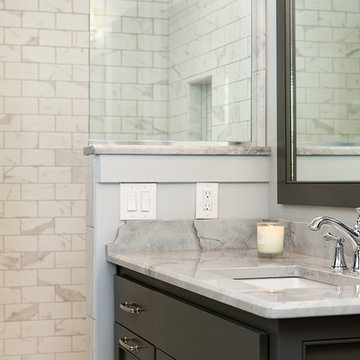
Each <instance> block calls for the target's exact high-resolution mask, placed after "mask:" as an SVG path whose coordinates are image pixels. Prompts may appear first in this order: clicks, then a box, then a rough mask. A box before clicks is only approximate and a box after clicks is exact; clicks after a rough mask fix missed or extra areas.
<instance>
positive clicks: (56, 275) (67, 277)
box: [39, 269, 71, 319]
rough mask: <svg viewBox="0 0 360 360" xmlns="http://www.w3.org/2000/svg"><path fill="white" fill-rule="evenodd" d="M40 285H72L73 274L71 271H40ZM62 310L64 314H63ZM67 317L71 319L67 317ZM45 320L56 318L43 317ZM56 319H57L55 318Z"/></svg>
mask: <svg viewBox="0 0 360 360" xmlns="http://www.w3.org/2000/svg"><path fill="white" fill-rule="evenodd" d="M39 283H40V284H43V285H65V284H70V283H71V272H70V269H46V270H39ZM63 310H64V309H63V308H62V312H63ZM66 317H71V316H69V315H67V316H66ZM40 318H42V319H44V318H46V319H54V317H43V316H41V312H40ZM55 318H56V317H55Z"/></svg>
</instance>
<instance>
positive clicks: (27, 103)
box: [5, 97, 38, 114]
mask: <svg viewBox="0 0 360 360" xmlns="http://www.w3.org/2000/svg"><path fill="white" fill-rule="evenodd" d="M5 111H6V112H7V113H8V114H36V113H37V112H38V99H37V98H30V97H29V98H24V97H7V98H5Z"/></svg>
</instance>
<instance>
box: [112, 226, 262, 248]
mask: <svg viewBox="0 0 360 360" xmlns="http://www.w3.org/2000/svg"><path fill="white" fill-rule="evenodd" d="M258 221H260V220H259V219H258V220H243V219H229V220H166V221H159V220H154V221H124V222H122V223H121V225H120V226H119V229H118V232H117V236H116V239H115V241H113V242H112V243H110V244H108V251H144V250H149V251H157V250H186V249H188V250H190V249H230V248H255V247H256V223H257V222H258Z"/></svg>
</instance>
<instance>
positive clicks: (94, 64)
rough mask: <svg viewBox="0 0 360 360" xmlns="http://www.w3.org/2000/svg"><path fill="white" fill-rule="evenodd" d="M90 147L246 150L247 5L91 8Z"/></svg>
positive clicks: (223, 0) (161, 3)
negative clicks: (234, 146)
mask: <svg viewBox="0 0 360 360" xmlns="http://www.w3.org/2000/svg"><path fill="white" fill-rule="evenodd" d="M90 6H91V14H90V31H91V34H90V142H91V143H96V142H116V141H133V140H155V141H206V142H209V141H212V142H224V141H225V142H250V141H251V93H252V88H251V78H252V65H251V64H252V59H251V56H252V39H251V27H252V21H251V0H153V1H150V0H148V1H146V0H142V1H140V0H126V1H125V0H124V1H122V0H91V1H90Z"/></svg>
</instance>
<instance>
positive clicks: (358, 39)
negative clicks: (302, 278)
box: [277, 0, 360, 207]
mask: <svg viewBox="0 0 360 360" xmlns="http://www.w3.org/2000/svg"><path fill="white" fill-rule="evenodd" d="M346 3H347V2H346V1H345V2H342V3H341V4H340V3H339V2H334V1H327V0H320V1H316V2H312V1H303V0H277V118H278V124H277V125H278V130H277V131H278V134H277V135H278V136H277V138H278V203H280V204H297V205H324V206H342V207H354V206H358V205H359V202H360V201H359V200H360V199H359V198H360V183H359V181H360V166H359V165H358V164H360V162H359V155H360V141H359V140H360V29H359V26H358V21H357V20H356V19H359V18H360V2H355V3H354V4H353V7H351V6H350V7H349V6H348V5H349V4H347V5H346Z"/></svg>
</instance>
